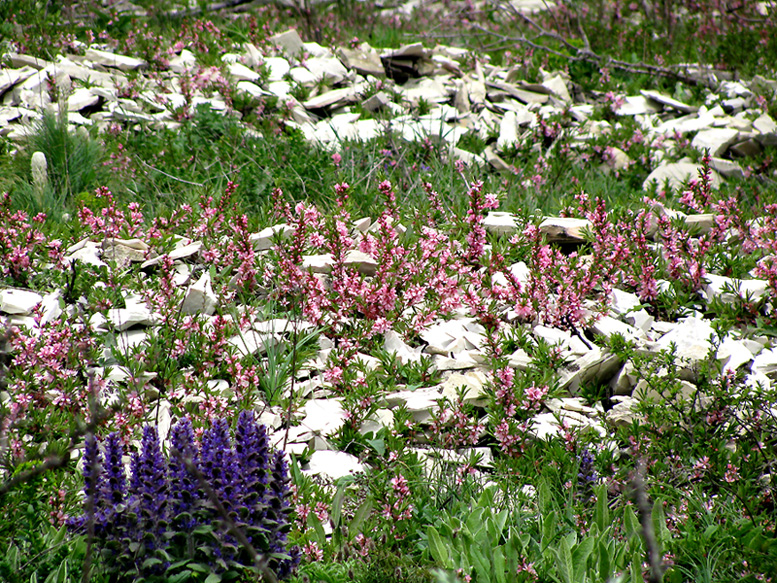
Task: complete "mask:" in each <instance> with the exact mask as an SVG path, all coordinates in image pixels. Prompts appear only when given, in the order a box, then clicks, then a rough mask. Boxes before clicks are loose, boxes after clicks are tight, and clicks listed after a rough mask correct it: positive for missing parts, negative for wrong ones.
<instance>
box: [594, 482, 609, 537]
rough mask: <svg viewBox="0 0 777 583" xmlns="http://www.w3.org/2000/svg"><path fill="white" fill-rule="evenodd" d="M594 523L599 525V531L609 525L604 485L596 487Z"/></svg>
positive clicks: (602, 530)
mask: <svg viewBox="0 0 777 583" xmlns="http://www.w3.org/2000/svg"><path fill="white" fill-rule="evenodd" d="M594 523H595V524H596V526H598V527H599V532H604V530H605V529H606V528H607V527H608V526H610V507H609V505H608V499H607V488H606V487H605V486H604V485H600V486H597V487H596V507H595V508H594Z"/></svg>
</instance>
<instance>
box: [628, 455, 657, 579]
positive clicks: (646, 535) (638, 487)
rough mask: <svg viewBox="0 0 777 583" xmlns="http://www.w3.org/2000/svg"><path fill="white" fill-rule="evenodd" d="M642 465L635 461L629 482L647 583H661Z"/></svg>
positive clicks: (654, 534) (650, 509) (651, 516)
mask: <svg viewBox="0 0 777 583" xmlns="http://www.w3.org/2000/svg"><path fill="white" fill-rule="evenodd" d="M644 471H645V468H644V463H643V462H642V460H638V461H637V467H636V469H635V470H634V478H633V479H632V481H631V486H632V495H633V496H634V501H635V502H636V503H637V510H638V512H639V522H640V524H642V538H643V539H644V540H645V554H647V559H648V576H647V580H648V583H661V578H662V577H663V574H664V565H663V562H662V561H661V551H660V550H659V548H658V542H657V541H656V533H655V530H654V528H653V508H652V506H651V504H650V500H648V496H647V492H646V491H645V479H644V477H643V475H644Z"/></svg>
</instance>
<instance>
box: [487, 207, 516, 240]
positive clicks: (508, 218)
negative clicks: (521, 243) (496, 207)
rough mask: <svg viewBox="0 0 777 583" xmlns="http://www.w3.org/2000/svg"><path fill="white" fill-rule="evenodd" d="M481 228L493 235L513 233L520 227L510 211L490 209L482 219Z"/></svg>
mask: <svg viewBox="0 0 777 583" xmlns="http://www.w3.org/2000/svg"><path fill="white" fill-rule="evenodd" d="M483 228H485V229H486V231H488V232H489V233H494V234H495V235H514V234H515V233H517V232H518V231H519V230H520V229H521V227H520V225H519V224H518V220H517V217H516V216H515V215H514V214H512V213H505V212H499V211H490V212H489V213H488V214H487V215H486V216H485V218H484V219H483Z"/></svg>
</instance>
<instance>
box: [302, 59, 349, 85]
mask: <svg viewBox="0 0 777 583" xmlns="http://www.w3.org/2000/svg"><path fill="white" fill-rule="evenodd" d="M305 68H306V69H307V70H308V71H310V72H311V73H312V74H313V76H314V77H315V78H316V80H317V81H321V80H323V81H324V82H326V83H330V84H333V85H336V84H338V83H340V82H341V81H343V80H344V79H345V78H346V77H347V76H348V70H347V69H346V68H345V67H344V66H343V64H342V63H341V62H340V59H338V58H336V57H328V58H317V57H316V58H312V59H308V60H306V61H305Z"/></svg>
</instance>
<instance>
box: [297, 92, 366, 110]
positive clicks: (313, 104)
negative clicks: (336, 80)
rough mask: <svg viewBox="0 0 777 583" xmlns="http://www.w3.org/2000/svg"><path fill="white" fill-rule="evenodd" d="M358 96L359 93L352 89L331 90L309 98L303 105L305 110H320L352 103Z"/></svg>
mask: <svg viewBox="0 0 777 583" xmlns="http://www.w3.org/2000/svg"><path fill="white" fill-rule="evenodd" d="M358 96H359V91H358V90H357V89H356V88H354V87H344V88H342V89H333V90H332V91H327V92H326V93H322V94H321V95H318V96H316V97H311V98H310V99H308V100H307V101H305V102H304V103H303V105H304V106H305V107H306V108H307V109H321V108H324V107H332V106H334V107H338V106H341V105H345V104H346V103H354V102H355V101H356V99H357V98H358Z"/></svg>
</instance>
